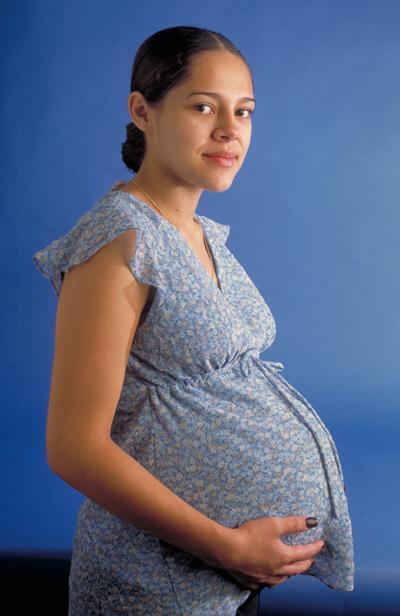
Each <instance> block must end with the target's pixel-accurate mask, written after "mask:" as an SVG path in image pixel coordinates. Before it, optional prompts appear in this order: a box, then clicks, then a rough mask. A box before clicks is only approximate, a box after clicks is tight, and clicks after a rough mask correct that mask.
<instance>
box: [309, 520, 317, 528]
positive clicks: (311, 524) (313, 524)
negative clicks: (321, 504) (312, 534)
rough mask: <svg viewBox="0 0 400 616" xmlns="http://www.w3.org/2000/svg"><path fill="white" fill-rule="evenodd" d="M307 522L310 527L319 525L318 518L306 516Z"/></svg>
mask: <svg viewBox="0 0 400 616" xmlns="http://www.w3.org/2000/svg"><path fill="white" fill-rule="evenodd" d="M306 524H307V526H308V528H314V527H315V526H318V520H317V518H306Z"/></svg>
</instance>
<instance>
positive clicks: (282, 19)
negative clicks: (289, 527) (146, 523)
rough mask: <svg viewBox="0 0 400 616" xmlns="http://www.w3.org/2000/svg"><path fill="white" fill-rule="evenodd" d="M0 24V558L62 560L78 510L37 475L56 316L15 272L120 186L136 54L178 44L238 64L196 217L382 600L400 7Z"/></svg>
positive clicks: (62, 13) (3, 17)
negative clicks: (343, 507) (233, 53)
mask: <svg viewBox="0 0 400 616" xmlns="http://www.w3.org/2000/svg"><path fill="white" fill-rule="evenodd" d="M0 22H1V24H2V37H1V43H0V45H1V72H2V86H1V129H2V131H1V134H2V143H3V146H4V148H3V156H2V164H1V166H0V178H1V183H2V187H3V199H2V207H1V233H2V245H3V258H2V259H1V273H2V285H1V300H2V301H1V311H2V314H3V325H4V326H3V331H2V348H3V353H2V369H1V389H2V399H3V400H2V402H3V404H2V407H3V421H2V431H1V455H2V457H3V459H2V462H3V464H2V468H3V469H4V470H3V474H2V484H3V485H2V494H3V497H4V498H3V508H2V511H1V525H0V550H1V551H3V552H5V551H12V552H23V553H27V552H35V553H37V552H51V553H53V552H60V553H63V552H68V551H70V549H71V544H72V537H73V533H74V529H75V517H76V512H77V509H78V506H79V504H80V502H81V501H82V499H83V496H82V495H81V494H80V493H78V492H76V491H75V490H74V489H73V488H72V487H70V486H69V485H68V484H66V483H64V482H63V481H62V480H61V479H60V478H59V477H58V476H56V475H55V474H53V473H52V472H51V470H50V469H49V468H48V466H47V461H46V451H45V424H46V413H47V403H48V394H49V387H50V373H51V365H52V354H53V344H54V323H55V310H56V297H55V294H54V291H53V289H52V288H51V285H50V284H49V282H47V281H46V280H45V279H44V278H43V277H41V276H40V274H39V273H38V271H37V270H36V269H35V267H34V265H33V262H32V255H33V253H34V252H36V251H37V250H39V249H40V248H42V247H43V246H45V245H47V244H48V243H50V242H51V241H52V240H54V239H56V238H58V237H60V236H61V235H63V234H64V233H66V232H67V231H68V230H69V229H70V227H71V226H72V225H73V224H74V223H75V221H76V220H77V219H78V217H79V216H80V215H81V214H82V213H83V212H84V211H85V210H87V209H88V208H89V207H91V205H92V204H93V203H94V202H95V201H96V200H97V199H98V198H99V197H100V196H101V195H102V194H103V193H104V192H105V191H107V190H108V189H109V188H110V187H111V185H112V184H113V183H114V182H115V181H116V180H118V179H123V180H128V179H130V177H132V176H131V174H130V172H129V171H128V170H127V169H126V168H125V166H124V165H123V163H122V161H121V158H120V147H121V143H122V141H123V140H124V138H125V124H126V123H127V122H129V121H130V118H129V115H128V112H127V97H128V95H129V81H130V71H131V66H132V62H133V58H134V54H135V52H136V49H137V47H138V46H139V45H140V44H141V42H142V41H143V40H144V39H145V38H147V37H148V36H149V35H150V34H152V33H153V32H155V31H156V30H159V29H161V28H166V27H169V26H175V25H195V26H201V27H206V28H210V29H214V30H218V31H220V32H222V33H223V34H225V35H226V36H227V37H228V38H230V39H231V40H232V41H233V42H234V43H235V44H236V45H237V46H238V47H239V49H240V50H241V51H242V53H243V54H244V55H245V56H246V58H247V60H248V61H249V63H250V65H251V67H252V70H253V74H254V80H255V90H254V92H255V98H256V100H257V107H256V112H255V114H254V116H253V135H252V142H251V145H250V149H249V151H248V154H247V158H246V160H245V162H244V165H243V167H242V169H241V170H240V173H239V174H238V176H237V177H236V179H235V180H234V182H233V184H232V186H231V188H230V189H229V190H228V191H226V192H224V193H206V192H205V193H203V196H202V198H201V200H200V203H199V207H198V212H199V213H200V214H205V215H207V216H210V217H211V218H214V219H215V220H217V221H219V222H222V223H227V224H230V226H231V233H230V237H229V239H228V242H227V245H228V247H229V248H230V250H231V251H232V252H233V253H234V254H235V256H236V258H237V259H238V260H239V261H240V262H241V263H242V265H243V266H244V267H245V269H246V270H247V272H248V273H249V275H250V276H251V277H252V279H253V281H254V282H255V284H256V286H257V287H258V288H259V290H260V292H261V293H262V295H263V296H264V298H265V300H266V301H267V303H268V305H269V307H270V308H271V310H272V313H273V315H274V317H275V320H276V323H277V337H276V340H275V342H274V343H273V345H272V347H270V348H269V349H267V350H266V351H265V352H264V353H263V355H262V357H263V358H264V359H269V360H272V361H281V362H282V363H283V364H284V366H285V370H284V374H283V375H284V377H285V378H286V379H287V380H288V381H289V382H291V383H292V384H293V385H294V386H295V387H296V388H297V389H298V390H299V391H301V393H302V394H303V395H304V396H305V397H306V398H307V399H308V400H309V401H310V402H311V404H312V405H313V406H314V408H315V409H316V410H317V412H318V413H319V415H320V416H321V418H322V419H323V421H324V422H325V424H326V425H327V427H328V428H329V429H330V431H331V433H332V435H333V437H334V439H335V442H336V444H337V447H338V450H339V454H340V457H341V461H342V466H343V471H344V475H345V483H346V488H347V496H348V501H349V508H350V513H351V517H352V522H353V535H354V544H355V559H356V572H360V574H361V572H368V571H370V572H375V573H374V575H375V577H374V578H373V579H374V580H375V581H377V579H378V578H379V576H381V578H379V579H382V580H383V581H384V580H386V581H387V580H388V579H391V580H394V579H395V578H396V579H397V582H396V584H397V588H398V587H399V581H400V541H399V534H400V533H399V523H398V518H399V514H398V511H399V504H400V503H399V500H400V499H399V473H400V453H399V445H398V443H399V436H400V430H399V428H400V419H399V412H398V411H399V402H398V400H399V388H400V379H399V364H400V360H399V342H400V336H399V333H400V320H399V314H400V285H399V282H400V277H399V265H400V260H399V257H400V249H399V225H400V215H399V189H400V174H399V160H400V137H399V130H400V120H399V117H400V116H399V100H400V79H399V66H400V36H399V23H400V2H397V1H396V0H385V1H378V0H375V1H370V0H365V1H359V0H330V1H327V0H307V1H300V0H291V1H288V0H275V1H264V2H254V1H252V2H248V1H247V0H246V1H237V2H232V1H226V0H222V1H220V2H214V1H212V0H203V1H202V2H201V3H195V4H190V3H188V2H187V1H186V0H173V1H172V2H168V3H163V2H156V1H148V2H146V3H138V2H130V1H127V0H125V1H123V0H109V1H105V0H102V1H100V0H96V1H94V0H85V1H81V0H80V1H78V0H69V1H68V2H67V1H64V2H61V1H60V2H52V1H50V0H47V1H45V0H37V1H25V2H24V1H18V2H11V1H8V2H2V3H1V6H0ZM371 575H372V573H371ZM390 576H391V577H390ZM396 576H397V577H396ZM360 579H361V578H360ZM371 579H372V578H371ZM310 585H311V586H312V588H313V592H314V595H313V596H314V597H315V596H317V595H316V594H315V593H318V592H319V593H320V595H319V597H320V598H319V599H318V600H319V601H322V599H321V597H322V595H323V594H324V593H325V594H324V596H325V595H326V593H328V594H329V597H328V599H329V600H330V599H332V601H333V600H336V601H338V600H339V599H338V598H337V596H338V594H341V593H335V592H333V591H332V590H329V589H328V588H326V587H325V586H322V585H321V583H320V582H318V581H317V580H314V579H312V578H309V577H307V578H306V577H305V576H301V577H300V578H295V579H292V580H289V582H288V583H286V584H283V585H282V586H281V587H279V588H277V589H275V590H274V593H273V594H270V595H268V596H269V597H271V596H272V597H276V599H274V600H278V599H279V598H280V595H279V594H278V593H283V594H285V597H286V598H290V596H291V597H292V598H293V597H295V596H296V595H295V590H296V588H299V589H300V591H301V589H305V588H307V589H309V588H310ZM383 586H384V585H383V583H382V585H381V588H382V589H383ZM393 588H394V587H393ZM356 590H357V579H356ZM265 592H268V591H267V590H266V591H263V595H264V593H265ZM291 593H292V594H291ZM332 595H336V596H335V597H334V598H332ZM326 596H328V595H326ZM268 600H270V599H268ZM288 600H289V599H288ZM346 600H348V601H349V600H350V599H347V598H346ZM382 600H383V598H382ZM398 605H400V603H399V604H398ZM325 613H327V612H326V611H325V612H324V614H325Z"/></svg>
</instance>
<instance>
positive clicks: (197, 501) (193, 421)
mask: <svg viewBox="0 0 400 616" xmlns="http://www.w3.org/2000/svg"><path fill="white" fill-rule="evenodd" d="M254 107H255V100H254V90H253V81H252V74H251V70H250V68H249V66H248V64H247V62H246V60H245V59H244V57H243V56H242V54H241V53H240V52H239V50H238V49H237V48H236V47H235V46H234V45H233V44H232V43H231V42H230V41H229V40H228V39H227V38H226V37H224V36H223V35H222V34H220V33H218V32H213V31H210V30H206V29H204V28H196V27H186V26H182V27H173V28H167V29H164V30H161V31H159V32H156V33H155V34H153V35H152V36H150V37H149V38H148V39H146V40H145V41H144V42H143V43H142V45H141V46H140V47H139V49H138V51H137V53H136V56H135V59H134V64H133V69H132V79H131V84H130V95H129V98H128V110H129V114H130V116H131V118H132V123H130V124H128V126H127V138H126V141H125V142H124V144H123V147H122V157H123V161H124V163H125V164H126V166H127V167H128V169H130V170H131V171H133V172H134V173H135V176H134V179H132V180H130V181H128V182H126V183H119V184H118V186H117V188H116V189H114V188H111V189H110V190H109V191H108V192H107V193H106V194H104V195H103V196H102V197H101V198H100V199H98V200H97V201H96V202H95V203H94V205H92V207H91V208H90V209H88V210H87V211H86V212H85V213H84V214H82V216H81V217H80V218H79V220H77V222H76V224H75V225H74V226H73V227H72V228H71V229H70V230H69V231H68V232H67V233H66V234H65V235H64V236H62V237H60V238H59V239H56V240H54V241H53V242H52V243H51V244H49V245H48V246H46V247H45V248H43V249H42V250H40V251H38V252H36V253H35V254H34V256H33V259H34V263H35V265H36V267H37V268H38V270H39V271H40V272H41V273H42V274H43V275H44V276H46V277H47V278H48V279H49V280H50V281H51V283H52V285H53V288H54V290H55V292H56V295H57V298H58V305H57V316H56V328H55V349H54V360H53V369H52V381H51V389H50V398H49V407H48V418H47V434H46V437H47V452H48V462H49V465H50V467H51V469H52V470H53V471H54V472H55V473H56V474H57V475H59V476H60V477H61V478H62V479H63V480H64V481H66V482H67V483H68V484H69V485H71V486H73V487H74V488H75V489H77V490H78V491H79V492H81V493H82V494H83V495H84V496H85V497H86V498H85V500H84V501H83V503H82V504H81V506H80V509H79V512H78V518H77V527H76V532H75V536H74V544H73V552H72V562H71V570H70V576H69V616H84V615H85V616H89V615H90V616H92V615H94V614H102V615H107V616H119V615H122V614H124V615H130V614H132V615H133V614H142V615H143V616H144V615H149V616H177V615H181V616H207V615H210V616H235V614H242V615H245V614H246V615H250V614H257V613H258V600H259V593H260V591H261V590H262V588H264V587H266V586H268V587H270V588H272V587H274V586H276V585H277V584H281V583H282V582H284V581H286V580H287V579H288V578H289V576H291V575H296V574H306V575H313V576H315V577H316V578H318V579H319V580H321V582H323V583H324V584H326V585H328V586H329V587H331V588H333V589H336V590H342V591H351V590H353V575H354V561H353V542H352V530H351V522H350V517H349V511H348V504H347V498H346V495H345V491H344V483H343V472H342V468H341V464H340V461H339V456H338V453H337V450H336V447H335V444H334V442H333V439H332V436H331V434H330V433H329V431H328V429H327V428H326V426H325V425H324V423H323V422H322V421H321V419H320V418H319V416H318V414H317V413H316V411H315V410H314V409H313V407H312V406H311V404H310V403H309V402H307V400H306V399H305V398H304V397H303V396H302V395H301V394H300V393H299V392H298V391H296V389H295V388H294V387H293V386H292V385H290V384H289V383H288V382H287V381H286V380H285V379H284V378H283V377H282V375H281V374H280V371H281V370H282V368H283V365H282V364H281V363H279V362H273V361H264V360H262V359H261V358H260V353H261V352H262V351H264V350H265V349H267V348H268V347H270V346H271V344H272V343H273V341H274V338H275V334H276V328H275V321H274V318H273V315H272V314H271V311H270V309H269V307H268V306H267V304H266V303H265V301H264V299H263V297H262V296H261V294H260V293H259V291H258V290H257V288H256V286H255V285H254V283H253V282H252V281H251V279H250V278H249V276H248V275H247V273H246V271H245V270H244V268H243V267H242V266H241V265H240V263H239V262H238V261H237V259H236V258H235V257H234V255H233V254H232V252H231V251H230V250H229V248H228V247H227V245H226V241H227V238H228V235H229V231H230V226H229V225H227V224H222V223H219V222H216V221H215V220H213V219H212V218H209V217H207V216H202V215H200V214H197V213H196V208H197V205H198V202H199V199H200V196H201V194H202V192H203V191H204V190H206V191H212V192H222V191H225V190H227V189H228V188H229V187H230V186H231V184H232V182H233V179H234V178H235V176H236V174H237V173H238V171H239V169H240V168H241V166H242V165H243V162H244V160H245V157H246V153H247V150H248V148H249V145H250V139H251V130H252V129H251V116H252V113H253V112H254ZM241 207H242V209H243V216H246V210H247V208H249V207H251V202H250V201H247V200H246V201H244V202H243V203H242V205H241ZM310 518H311V519H310ZM314 518H315V519H314ZM322 548H323V549H322Z"/></svg>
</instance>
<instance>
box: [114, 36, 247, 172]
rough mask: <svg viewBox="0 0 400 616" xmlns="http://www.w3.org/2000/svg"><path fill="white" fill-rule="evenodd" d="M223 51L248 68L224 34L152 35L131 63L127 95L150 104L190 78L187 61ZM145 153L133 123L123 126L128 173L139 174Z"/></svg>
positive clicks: (123, 151) (141, 135)
mask: <svg viewBox="0 0 400 616" xmlns="http://www.w3.org/2000/svg"><path fill="white" fill-rule="evenodd" d="M210 50H226V51H229V52H231V53H233V54H234V55H236V56H238V57H240V58H241V59H242V60H243V61H244V63H245V64H246V66H247V67H248V69H249V72H250V76H251V79H252V81H253V75H252V71H251V68H250V66H249V64H248V62H247V61H246V59H245V58H244V57H243V55H242V54H241V52H240V51H239V50H238V49H237V47H235V45H234V44H233V43H232V42H231V41H230V40H229V39H227V38H226V37H225V36H223V34H220V33H219V32H214V31H213V30H207V29H206V28H197V27H195V26H174V27H172V28H165V29H164V30H159V31H158V32H155V33H154V34H152V35H151V36H150V37H148V38H147V39H146V40H145V41H144V42H143V43H142V44H141V45H140V47H139V49H138V50H137V52H136V55H135V59H134V61H133V67H132V75H131V86H130V88H131V89H130V91H131V92H133V91H134V90H136V91H139V92H141V94H142V95H143V96H144V98H145V99H146V101H147V102H148V103H149V104H154V103H157V102H159V101H160V100H161V99H162V98H163V97H164V96H165V94H166V93H167V92H168V90H170V89H171V88H173V87H174V86H176V85H177V84H179V83H181V82H183V81H185V79H187V78H188V76H189V68H190V66H189V65H190V61H191V60H192V58H193V56H194V55H195V54H197V53H200V52H202V51H210ZM145 151H146V140H145V135H144V133H143V131H141V130H140V129H139V128H138V127H137V126H136V125H135V124H134V123H133V122H130V123H129V124H127V125H126V140H125V141H124V142H123V144H122V149H121V154H122V160H123V161H124V163H125V165H126V166H127V167H128V169H130V170H132V171H134V172H135V173H136V172H137V171H139V169H140V166H141V164H142V161H143V158H144V155H145Z"/></svg>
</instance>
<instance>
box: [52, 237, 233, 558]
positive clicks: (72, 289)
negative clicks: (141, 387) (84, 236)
mask: <svg viewBox="0 0 400 616" xmlns="http://www.w3.org/2000/svg"><path fill="white" fill-rule="evenodd" d="M135 237H136V234H135V231H134V230H128V231H126V232H124V233H122V234H121V235H120V236H118V237H117V238H116V239H114V240H113V241H112V242H110V243H109V244H107V245H106V246H104V247H103V248H101V249H100V250H99V251H97V252H96V253H95V254H94V255H93V256H92V257H90V258H89V259H88V260H87V261H85V262H83V263H81V264H79V265H77V266H75V267H74V268H72V270H70V272H68V273H66V274H65V276H64V281H63V286H62V289H61V293H60V297H59V301H58V306H57V315H56V333H55V349H54V360H53V368H52V379H51V388H50V398H49V407H48V416H47V431H46V444H47V456H48V464H49V466H50V468H51V469H52V470H53V471H54V472H55V473H56V474H57V475H59V476H60V477H61V478H62V479H63V480H64V481H66V482H67V483H68V484H70V485H71V486H72V487H74V488H75V489H76V490H78V491H79V492H81V493H82V494H84V495H85V496H87V497H88V498H90V499H91V500H93V501H94V502H96V503H98V504H99V505H101V506H102V507H104V508H105V509H107V510H109V511H110V512H112V513H114V514H115V515H117V516H118V517H120V518H122V519H123V520H125V521H126V522H128V523H131V524H133V525H134V526H135V527H137V528H140V529H142V530H145V531H147V532H149V533H151V534H153V535H155V536H157V537H159V538H161V539H163V540H164V541H167V542H168V543H171V544H173V545H175V546H177V547H179V548H181V549H183V550H185V551H188V552H190V553H192V554H194V555H196V556H198V557H199V558H201V559H202V560H204V561H205V562H207V563H208V564H210V565H211V566H215V567H221V568H223V562H222V555H223V554H225V553H226V552H227V550H228V551H229V549H228V537H229V538H230V533H229V530H230V529H228V528H225V527H224V526H222V525H220V524H218V523H216V522H215V521H213V520H211V519H210V518H208V517H207V516H205V515H203V514H202V513H200V512H199V511H197V510H196V509H194V508H193V507H192V506H190V505H189V504H188V503H187V502H185V501H184V500H182V499H181V498H180V497H178V496H177V495H176V494H174V493H173V492H172V491H171V490H170V489H169V488H167V486H165V485H164V484H163V483H161V482H160V481H159V480H158V479H157V478H156V477H155V476H154V475H152V473H150V472H149V471H148V470H147V469H146V468H144V467H143V466H142V465H141V464H140V463H139V462H137V461H136V460H135V459H134V458H132V457H131V456H130V455H129V454H127V453H126V452H125V451H124V450H123V449H122V448H120V447H119V446H118V445H117V444H116V443H115V442H114V441H113V440H112V438H111V434H110V431H111V424H112V420H113V417H114V414H115V411H116V407H117V403H118V400H119V397H120V394H121V389H122V385H123V381H124V376H125V370H126V365H127V361H128V356H129V350H130V348H131V345H132V341H133V338H134V334H135V330H136V327H137V324H138V321H139V318H140V315H141V312H142V310H143V307H144V305H145V303H146V300H147V297H148V293H149V289H150V287H149V286H148V285H144V284H142V283H140V282H139V281H137V280H136V279H135V278H134V277H133V275H132V273H131V270H130V267H129V262H130V258H131V255H132V254H133V251H134V249H135Z"/></svg>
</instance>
